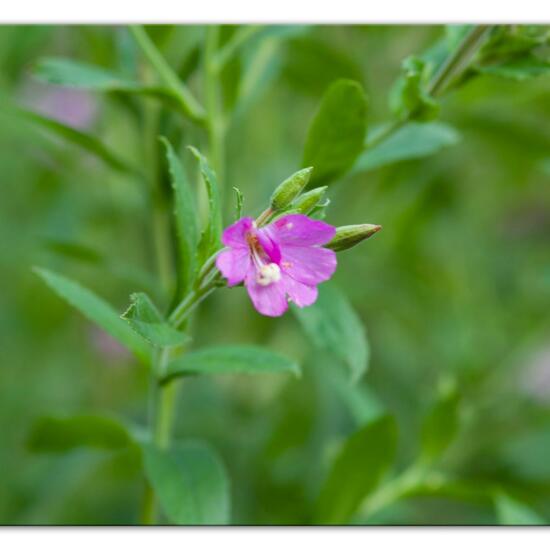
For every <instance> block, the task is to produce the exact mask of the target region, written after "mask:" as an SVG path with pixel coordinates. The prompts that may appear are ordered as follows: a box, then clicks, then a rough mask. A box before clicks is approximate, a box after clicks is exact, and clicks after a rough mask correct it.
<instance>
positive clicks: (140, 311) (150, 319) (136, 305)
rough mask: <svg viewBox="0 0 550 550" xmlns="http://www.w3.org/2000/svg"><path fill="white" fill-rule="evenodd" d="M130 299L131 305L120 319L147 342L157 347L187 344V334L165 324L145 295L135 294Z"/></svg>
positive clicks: (141, 293)
mask: <svg viewBox="0 0 550 550" xmlns="http://www.w3.org/2000/svg"><path fill="white" fill-rule="evenodd" d="M130 299H131V301H132V303H131V305H130V307H129V308H128V309H127V310H126V312H125V313H123V315H122V318H123V319H125V320H126V321H127V322H128V324H129V325H130V326H131V327H132V329H133V330H134V331H135V332H136V333H137V334H139V335H140V336H141V337H143V338H144V339H145V340H146V341H147V342H149V343H150V344H152V345H153V346H157V347H169V346H180V345H182V344H186V343H188V342H189V340H190V338H189V336H188V335H187V334H185V333H183V332H180V331H179V330H176V329H175V328H174V327H172V326H170V325H169V324H168V323H167V322H166V320H165V319H164V318H163V317H162V315H161V314H160V312H159V310H158V309H157V308H156V306H155V304H153V302H152V301H151V299H150V298H149V296H147V294H145V293H143V292H137V293H135V294H132V295H131V296H130Z"/></svg>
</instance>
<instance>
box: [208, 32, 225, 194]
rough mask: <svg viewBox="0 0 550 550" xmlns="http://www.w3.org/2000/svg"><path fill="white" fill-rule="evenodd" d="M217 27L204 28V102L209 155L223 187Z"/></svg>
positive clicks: (223, 129) (222, 128)
mask: <svg viewBox="0 0 550 550" xmlns="http://www.w3.org/2000/svg"><path fill="white" fill-rule="evenodd" d="M218 42H219V28H218V27H217V26H216V25H210V26H208V27H207V29H206V43H205V47H204V93H205V102H206V112H207V115H206V127H207V130H208V139H209V141H210V156H211V158H212V164H213V165H214V170H215V171H216V174H217V175H218V180H219V181H220V183H221V187H223V182H224V176H225V170H224V168H225V158H224V139H225V121H224V114H223V109H222V100H221V90H220V82H219V70H218V63H217V62H216V56H217V50H218Z"/></svg>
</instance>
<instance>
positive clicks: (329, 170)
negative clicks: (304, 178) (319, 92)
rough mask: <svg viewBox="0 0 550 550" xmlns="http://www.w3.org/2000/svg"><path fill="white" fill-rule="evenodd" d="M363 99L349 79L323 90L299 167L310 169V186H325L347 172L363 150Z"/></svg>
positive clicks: (360, 91)
mask: <svg viewBox="0 0 550 550" xmlns="http://www.w3.org/2000/svg"><path fill="white" fill-rule="evenodd" d="M366 116H367V98H366V96H365V93H364V91H363V88H362V87H361V85H360V84H359V83H357V82H355V81H353V80H338V81H337V82H335V83H334V84H333V85H332V86H330V88H329V89H328V90H327V92H326V93H325V95H324V96H323V99H322V100H321V105H320V107H319V110H318V111H317V114H316V115H315V118H314V119H313V122H312V123H311V126H310V127H309V131H308V135H307V139H306V145H305V148H304V157H303V160H302V166H313V168H314V170H313V176H312V178H311V181H310V186H312V187H316V186H318V185H322V184H327V183H330V182H331V181H333V180H335V179H336V178H338V177H340V176H342V175H343V174H345V173H346V172H347V170H349V169H350V168H351V167H352V165H353V163H354V162H355V159H356V158H357V157H358V156H359V154H360V153H361V151H362V150H363V143H364V141H365V135H366V132H367V120H366Z"/></svg>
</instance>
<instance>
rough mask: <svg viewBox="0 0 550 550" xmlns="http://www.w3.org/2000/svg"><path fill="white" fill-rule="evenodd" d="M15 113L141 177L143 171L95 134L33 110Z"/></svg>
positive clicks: (121, 170) (118, 167) (122, 169)
mask: <svg viewBox="0 0 550 550" xmlns="http://www.w3.org/2000/svg"><path fill="white" fill-rule="evenodd" d="M15 113H16V115H17V116H19V117H21V118H23V119H25V120H28V121H29V122H32V123H33V124H35V125H37V126H38V127H40V128H43V129H44V130H47V131H48V132H50V133H51V134H52V135H54V136H56V137H58V138H61V139H63V140H64V141H66V142H68V143H71V144H72V145H76V146H78V147H80V148H81V149H83V150H84V151H86V152H88V153H90V154H91V155H93V156H95V157H96V158H98V159H99V160H101V161H103V162H104V163H105V164H107V166H110V167H111V168H114V169H115V170H118V171H119V172H126V173H128V174H132V175H134V176H135V175H138V176H140V177H141V172H140V171H139V170H138V169H137V168H135V167H133V166H132V165H130V164H129V163H128V162H126V161H125V160H123V159H121V158H119V157H118V156H117V155H116V154H115V153H113V152H112V151H111V150H110V149H109V148H108V147H106V146H105V145H103V143H102V142H101V141H100V140H99V139H98V138H96V137H95V136H92V135H91V134H87V133H85V132H82V131H80V130H76V129H75V128H71V127H70V126H67V125H66V124H63V123H61V122H58V121H57V120H53V119H51V118H47V117H45V116H42V115H39V114H38V113H33V112H32V111H27V110H25V109H16V110H15Z"/></svg>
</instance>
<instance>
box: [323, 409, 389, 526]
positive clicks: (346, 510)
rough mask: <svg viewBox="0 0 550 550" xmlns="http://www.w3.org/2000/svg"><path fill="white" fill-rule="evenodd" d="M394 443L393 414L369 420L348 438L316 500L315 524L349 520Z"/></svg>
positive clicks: (374, 484)
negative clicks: (317, 500) (316, 520)
mask: <svg viewBox="0 0 550 550" xmlns="http://www.w3.org/2000/svg"><path fill="white" fill-rule="evenodd" d="M396 444H397V428H396V425H395V421H394V420H393V418H392V417H389V416H383V417H381V418H378V419H377V420H374V421H373V422H370V423H369V424H367V425H366V426H364V427H362V428H361V429H359V430H358V431H357V432H355V433H354V434H353V435H352V436H351V437H349V438H348V439H347V440H346V441H345V443H344V445H343V447H342V449H341V450H340V453H339V454H338V456H337V457H336V459H335V461H334V463H333V465H332V468H331V470H330V472H329V474H328V477H327V480H326V482H325V484H324V485H323V487H322V489H321V494H320V496H319V502H318V523H320V524H343V523H347V522H349V520H350V519H351V518H352V516H353V514H354V513H355V512H356V510H357V508H358V507H359V505H360V504H361V502H362V501H363V499H364V498H365V497H366V496H367V495H368V494H369V493H371V492H372V491H373V490H374V489H375V488H376V487H377V485H378V484H379V482H380V480H381V478H382V476H383V475H384V473H385V472H386V471H387V469H388V468H389V467H390V466H391V464H392V462H393V459H394V455H395V449H396Z"/></svg>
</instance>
